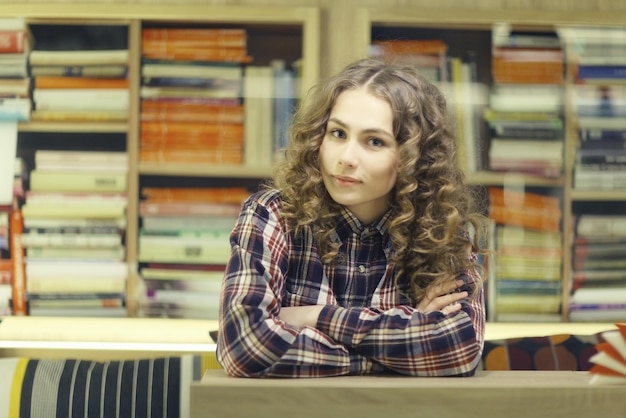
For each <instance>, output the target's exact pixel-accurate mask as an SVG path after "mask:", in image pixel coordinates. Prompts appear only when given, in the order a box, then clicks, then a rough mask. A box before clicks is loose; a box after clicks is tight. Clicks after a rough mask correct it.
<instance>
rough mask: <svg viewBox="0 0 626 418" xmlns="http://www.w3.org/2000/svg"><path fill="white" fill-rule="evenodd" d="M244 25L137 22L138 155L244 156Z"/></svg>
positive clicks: (151, 158)
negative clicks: (139, 26) (209, 26)
mask: <svg viewBox="0 0 626 418" xmlns="http://www.w3.org/2000/svg"><path fill="white" fill-rule="evenodd" d="M251 59H252V58H251V57H250V56H249V55H248V52H247V33H246V31H245V30H244V29H238V28H231V29H219V28H216V29H206V28H164V27H154V28H144V29H143V30H142V69H141V74H142V86H141V134H140V143H141V148H140V154H139V158H140V161H142V162H152V163H155V162H156V163H159V162H165V163H185V164H188V163H199V164H202V163H210V164H243V162H244V159H243V153H244V109H243V104H242V101H241V97H242V88H243V86H242V84H243V68H242V65H243V64H244V63H249V62H250V61H251Z"/></svg>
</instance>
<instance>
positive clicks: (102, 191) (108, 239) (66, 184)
mask: <svg viewBox="0 0 626 418" xmlns="http://www.w3.org/2000/svg"><path fill="white" fill-rule="evenodd" d="M34 161H35V168H34V169H33V170H32V171H31V172H30V189H29V190H28V191H27V192H26V198H25V203H24V205H23V206H22V215H23V218H24V225H23V231H22V240H21V242H22V245H23V246H24V248H25V251H26V255H25V263H24V264H25V277H26V283H25V289H24V293H25V297H26V301H27V305H28V308H29V313H30V314H31V315H57V316H125V315H126V308H125V300H126V297H125V292H126V279H127V276H128V267H127V264H126V261H125V248H124V233H125V228H126V206H127V194H126V192H127V170H128V161H127V155H126V153H125V152H116V151H59V150H42V149H38V150H36V152H35V158H34Z"/></svg>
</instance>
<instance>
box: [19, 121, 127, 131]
mask: <svg viewBox="0 0 626 418" xmlns="http://www.w3.org/2000/svg"><path fill="white" fill-rule="evenodd" d="M17 129H18V130H19V131H20V132H111V133H124V134H125V133H127V132H128V123H127V122H39V121H32V122H22V123H20V124H19V125H18V128H17Z"/></svg>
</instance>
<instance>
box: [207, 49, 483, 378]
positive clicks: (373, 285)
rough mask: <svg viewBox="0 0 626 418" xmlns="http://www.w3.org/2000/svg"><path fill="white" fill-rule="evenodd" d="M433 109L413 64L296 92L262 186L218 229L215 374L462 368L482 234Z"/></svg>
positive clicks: (438, 101) (472, 334) (479, 323)
mask: <svg viewBox="0 0 626 418" xmlns="http://www.w3.org/2000/svg"><path fill="white" fill-rule="evenodd" d="M446 106H447V105H446V101H445V100H444V97H443V96H442V94H441V93H440V92H439V91H438V90H437V88H436V87H434V86H433V85H431V84H429V83H428V82H427V81H425V80H424V79H423V78H422V77H421V76H419V75H418V74H417V73H416V72H415V71H414V70H413V69H411V68H408V67H402V66H396V65H391V64H386V63H383V62H380V61H378V60H374V59H364V60H360V61H358V62H355V63H353V64H352V65H349V66H348V67H347V68H345V70H344V71H342V72H341V73H340V74H338V75H336V76H335V77H332V78H330V79H329V80H328V81H327V82H326V83H324V84H321V85H319V86H318V87H317V88H316V89H314V90H313V91H312V92H311V94H310V95H309V96H308V97H307V100H306V102H305V103H303V105H302V107H301V108H300V110H299V111H298V113H297V115H296V116H295V119H294V122H293V124H292V126H291V131H290V143H289V147H288V149H287V151H286V158H285V159H284V160H283V161H281V162H280V163H279V164H278V167H277V171H276V173H275V176H274V181H273V184H272V187H270V188H267V190H263V191H260V192H258V193H256V194H254V195H252V196H251V197H250V198H249V199H248V200H247V201H246V202H245V203H244V205H243V209H242V212H241V215H240V216H239V219H238V221H237V224H236V226H235V228H234V230H233V232H232V235H231V245H232V254H231V258H230V261H229V264H228V267H227V269H226V274H225V278H224V283H223V287H222V294H221V308H220V315H219V326H220V332H219V337H218V341H217V345H218V349H217V355H218V360H219V362H220V363H221V365H222V366H223V367H224V369H225V370H226V372H227V373H228V374H230V375H233V376H245V377H316V376H337V375H348V374H366V373H394V372H395V373H400V374H406V375H412V376H470V375H473V374H474V372H475V370H476V368H477V366H478V365H479V362H480V358H481V353H482V349H483V336H484V322H485V315H484V299H483V289H482V286H481V284H482V281H481V277H480V275H479V271H480V270H479V266H478V265H477V263H476V259H477V254H478V252H479V251H480V249H479V247H478V246H477V245H476V243H477V242H478V240H479V239H480V233H481V231H482V230H483V229H484V227H483V222H482V219H483V218H482V217H481V216H480V215H479V214H478V213H476V212H474V210H473V209H472V198H471V194H470V192H469V188H468V187H466V185H465V184H464V176H463V173H462V172H461V171H460V170H459V168H457V165H456V143H455V138H454V134H453V132H452V130H451V127H450V125H449V115H448V113H447V108H446Z"/></svg>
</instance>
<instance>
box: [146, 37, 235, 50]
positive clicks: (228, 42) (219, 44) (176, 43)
mask: <svg viewBox="0 0 626 418" xmlns="http://www.w3.org/2000/svg"><path fill="white" fill-rule="evenodd" d="M246 44H247V41H246V39H245V38H235V37H233V38H228V37H225V38H213V39H210V38H207V39H150V38H146V37H144V38H142V40H141V49H142V51H149V50H152V51H156V50H160V49H172V48H245V47H246Z"/></svg>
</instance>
